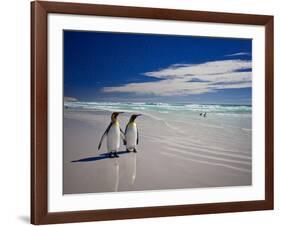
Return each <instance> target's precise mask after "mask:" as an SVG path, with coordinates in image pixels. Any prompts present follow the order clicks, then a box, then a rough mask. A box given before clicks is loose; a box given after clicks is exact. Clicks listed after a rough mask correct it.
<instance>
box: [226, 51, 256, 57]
mask: <svg viewBox="0 0 281 226" xmlns="http://www.w3.org/2000/svg"><path fill="white" fill-rule="evenodd" d="M249 55H251V54H250V53H247V52H239V53H232V54H227V55H224V56H226V57H232V56H249Z"/></svg>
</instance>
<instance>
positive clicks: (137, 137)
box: [137, 128, 139, 144]
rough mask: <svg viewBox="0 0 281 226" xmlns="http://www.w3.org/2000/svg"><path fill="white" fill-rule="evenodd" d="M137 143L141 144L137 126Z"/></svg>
mask: <svg viewBox="0 0 281 226" xmlns="http://www.w3.org/2000/svg"><path fill="white" fill-rule="evenodd" d="M137 144H139V129H138V128H137Z"/></svg>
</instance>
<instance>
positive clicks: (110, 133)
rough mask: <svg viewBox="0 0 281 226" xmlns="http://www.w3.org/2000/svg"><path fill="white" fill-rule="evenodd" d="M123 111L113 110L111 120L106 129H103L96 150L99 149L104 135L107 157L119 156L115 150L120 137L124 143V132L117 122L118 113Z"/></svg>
mask: <svg viewBox="0 0 281 226" xmlns="http://www.w3.org/2000/svg"><path fill="white" fill-rule="evenodd" d="M121 113H123V112H113V113H112V115H111V122H110V124H109V126H108V127H107V129H106V130H105V132H104V134H103V135H102V137H101V140H100V143H99V147H98V150H100V148H101V145H102V142H103V140H104V138H105V137H107V151H108V152H109V157H110V158H114V157H117V158H118V157H119V156H118V154H117V151H118V149H119V147H120V139H121V138H122V140H123V142H124V144H125V143H126V141H125V134H124V132H123V131H122V129H121V128H120V125H119V122H118V119H117V117H118V115H119V114H121Z"/></svg>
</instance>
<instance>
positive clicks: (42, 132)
mask: <svg viewBox="0 0 281 226" xmlns="http://www.w3.org/2000/svg"><path fill="white" fill-rule="evenodd" d="M48 13H62V14H79V15H98V16H115V17H127V18H147V19H162V20H178V21H198V22H212V23H229V24H249V25H262V26H265V75H266V80H265V95H266V97H265V99H266V102H265V200H256V201H243V202H227V203H210V204H192V205H176V206H161V207H140V208H125V209H108V210H90V211H71V212H56V213H53V212H51V213H50V212H48V181H47V177H48V169H47V165H48V162H47V161H48V160H47V156H48V142H47V141H48V115H47V110H48V93H47V90H48V87H47V80H48V72H47V68H48V67H47V65H48V62H47V48H48V47H47V26H48V20H47V15H48ZM273 120H274V119H273V16H264V15H248V14H233V13H216V12H202V11H189V10H174V9H158V8H140V7H124V6H109V5H93V4H78V3H62V2H45V1H44V2H43V1H42V2H41V1H35V2H32V3H31V223H32V224H53V223H69V222H85V221H100V220H116V219H131V218H146V217H163V216H180V215H191V214H208V213H223V212H237V211H253V210H270V209H273V199H274V197H273V135H274V134H273Z"/></svg>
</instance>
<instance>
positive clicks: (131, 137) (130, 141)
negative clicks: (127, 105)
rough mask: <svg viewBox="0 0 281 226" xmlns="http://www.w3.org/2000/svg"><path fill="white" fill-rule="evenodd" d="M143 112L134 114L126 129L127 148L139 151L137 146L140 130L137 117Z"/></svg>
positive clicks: (128, 150)
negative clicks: (136, 120)
mask: <svg viewBox="0 0 281 226" xmlns="http://www.w3.org/2000/svg"><path fill="white" fill-rule="evenodd" d="M140 115H141V114H137V115H132V116H131V118H130V121H129V122H128V124H127V126H126V129H125V139H126V150H127V152H130V151H131V150H133V151H134V152H137V150H136V146H137V144H138V143H139V132H138V128H137V124H136V122H135V119H136V118H137V117H138V116H140Z"/></svg>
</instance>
